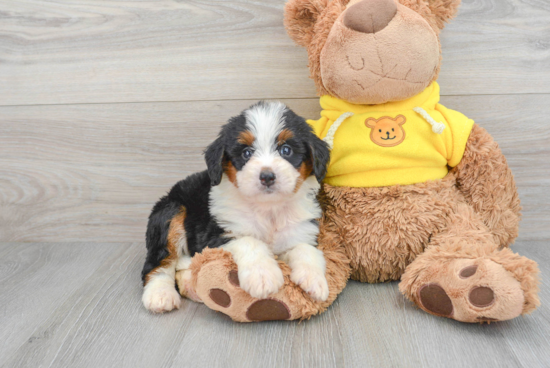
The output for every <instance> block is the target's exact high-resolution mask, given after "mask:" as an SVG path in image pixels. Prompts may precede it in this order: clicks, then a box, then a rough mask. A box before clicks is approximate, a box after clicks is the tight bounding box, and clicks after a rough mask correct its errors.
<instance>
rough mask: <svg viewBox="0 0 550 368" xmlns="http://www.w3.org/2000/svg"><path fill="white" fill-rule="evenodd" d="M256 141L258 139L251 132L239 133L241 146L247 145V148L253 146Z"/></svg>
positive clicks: (238, 140)
mask: <svg viewBox="0 0 550 368" xmlns="http://www.w3.org/2000/svg"><path fill="white" fill-rule="evenodd" d="M255 140H256V137H254V134H252V132H251V131H250V130H245V131H242V132H240V133H239V139H237V142H239V143H240V144H246V145H247V146H252V143H254V141H255Z"/></svg>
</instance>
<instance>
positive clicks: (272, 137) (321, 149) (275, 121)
mask: <svg viewBox="0 0 550 368" xmlns="http://www.w3.org/2000/svg"><path fill="white" fill-rule="evenodd" d="M205 159H206V165H207V167H208V174H209V175H210V180H211V183H212V185H213V186H215V185H218V184H220V182H221V181H222V180H229V181H230V182H231V183H233V185H234V186H235V187H237V188H238V190H239V191H240V192H241V194H242V195H244V196H246V197H251V198H255V199H256V200H260V201H271V200H273V201H277V200H280V199H282V198H284V197H288V196H289V195H292V194H293V193H295V192H297V191H298V189H300V186H301V185H302V183H303V182H304V181H305V180H306V179H308V178H309V177H310V176H315V178H316V179H317V181H318V182H319V183H320V182H321V181H322V180H323V179H324V177H325V174H326V166H327V163H328V161H329V150H328V147H327V145H326V144H325V142H323V141H322V140H320V139H319V138H318V137H317V136H316V135H315V134H314V133H313V131H312V130H311V127H310V126H309V125H308V124H307V123H306V122H305V120H304V119H303V118H301V117H299V116H298V115H296V114H295V113H294V112H293V111H292V110H290V109H288V108H287V107H286V106H285V105H284V104H282V103H279V102H259V103H257V104H255V105H253V106H251V107H250V108H248V109H246V110H244V111H243V112H242V113H241V114H240V115H239V116H236V117H233V118H231V119H230V120H229V122H228V123H227V124H226V125H224V126H223V127H222V130H221V132H220V135H219V136H218V138H217V139H216V140H215V141H214V142H213V143H212V144H211V145H210V146H208V148H207V149H206V151H205Z"/></svg>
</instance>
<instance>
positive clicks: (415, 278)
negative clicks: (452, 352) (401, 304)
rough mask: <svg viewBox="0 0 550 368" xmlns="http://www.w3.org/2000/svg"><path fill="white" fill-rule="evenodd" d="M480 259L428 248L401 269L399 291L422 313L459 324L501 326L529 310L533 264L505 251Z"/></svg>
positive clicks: (532, 306) (533, 301)
mask: <svg viewBox="0 0 550 368" xmlns="http://www.w3.org/2000/svg"><path fill="white" fill-rule="evenodd" d="M458 253H459V254H460V253H463V252H460V250H459V252H458ZM486 253H487V254H485V255H481V254H477V257H476V256H471V258H466V257H465V258H459V256H458V254H456V253H455V254H454V255H453V254H452V251H451V252H448V251H445V250H443V249H440V248H439V247H433V248H430V249H428V250H427V251H426V253H425V254H423V255H421V256H419V257H418V258H417V259H416V260H415V261H414V262H413V263H411V264H410V265H409V267H407V270H406V271H405V273H404V274H403V277H402V282H401V284H400V285H399V288H400V290H401V291H402V292H403V293H404V294H405V295H406V296H407V297H408V298H409V299H410V300H412V301H413V302H414V303H416V304H417V305H418V306H419V307H420V308H421V309H423V310H425V311H426V312H428V313H431V314H433V315H436V316H442V317H448V318H452V319H455V320H457V321H461V322H470V323H475V322H481V323H483V322H493V321H504V320H509V319H512V318H515V317H517V316H519V315H521V314H525V313H529V312H530V311H532V310H534V309H535V308H536V306H537V305H538V298H537V295H536V293H537V291H538V287H537V273H538V269H537V266H536V263H535V262H533V261H531V260H529V259H527V258H525V257H520V256H518V255H517V254H514V253H512V251H511V250H509V249H503V250H501V251H499V250H496V249H495V250H493V251H491V252H486Z"/></svg>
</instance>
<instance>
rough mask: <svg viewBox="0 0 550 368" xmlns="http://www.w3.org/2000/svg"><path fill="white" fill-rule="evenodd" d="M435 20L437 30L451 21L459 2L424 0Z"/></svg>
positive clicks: (453, 0)
mask: <svg viewBox="0 0 550 368" xmlns="http://www.w3.org/2000/svg"><path fill="white" fill-rule="evenodd" d="M425 1H426V2H427V3H428V6H429V7H430V10H431V12H432V14H433V15H434V16H435V18H436V22H437V26H438V27H439V29H443V27H445V23H448V22H450V21H451V19H453V18H454V16H455V15H456V13H457V12H458V6H459V5H460V2H461V0H425Z"/></svg>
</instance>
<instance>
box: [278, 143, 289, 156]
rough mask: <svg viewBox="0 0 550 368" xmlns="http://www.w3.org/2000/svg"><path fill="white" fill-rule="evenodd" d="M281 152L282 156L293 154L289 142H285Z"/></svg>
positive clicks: (280, 149)
mask: <svg viewBox="0 0 550 368" xmlns="http://www.w3.org/2000/svg"><path fill="white" fill-rule="evenodd" d="M279 153H280V154H281V156H290V155H292V148H290V146H289V145H288V144H283V145H282V146H281V148H279Z"/></svg>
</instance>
